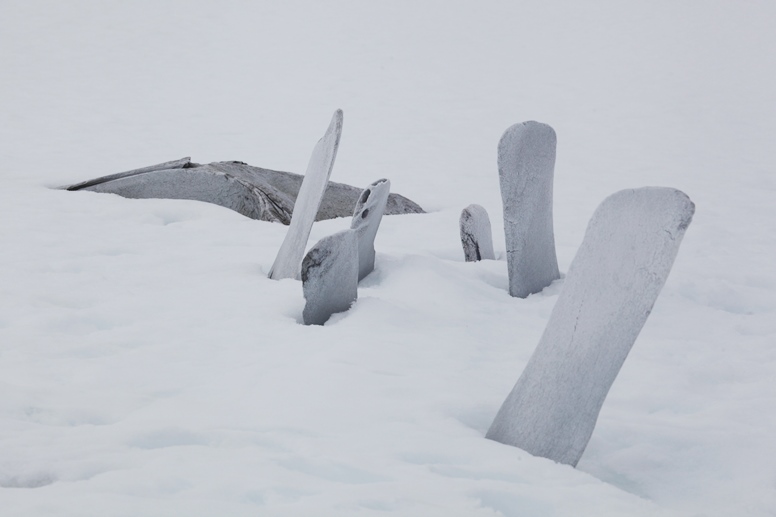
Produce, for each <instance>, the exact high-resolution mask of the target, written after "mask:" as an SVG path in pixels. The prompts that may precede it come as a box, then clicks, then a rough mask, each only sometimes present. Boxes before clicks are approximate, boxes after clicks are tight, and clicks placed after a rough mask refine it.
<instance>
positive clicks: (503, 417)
mask: <svg viewBox="0 0 776 517" xmlns="http://www.w3.org/2000/svg"><path fill="white" fill-rule="evenodd" d="M694 211H695V207H694V205H693V203H692V201H690V199H689V198H688V197H687V196H686V195H685V194H684V193H683V192H680V191H678V190H676V189H671V188H664V187H663V188H656V187H644V188H639V189H628V190H621V191H619V192H617V193H615V194H612V195H611V196H609V197H607V198H606V199H605V200H604V201H603V202H602V203H601V205H600V206H599V207H598V208H597V209H596V211H595V213H594V214H593V217H592V219H590V223H589V224H588V226H587V231H586V232H585V239H584V240H583V241H582V245H581V246H580V247H579V251H578V252H577V254H576V255H575V256H574V260H573V261H572V262H571V265H570V266H569V271H568V275H567V277H566V279H565V281H564V282H563V290H562V292H561V294H560V296H559V297H558V302H557V303H556V304H555V307H553V310H552V314H550V319H549V321H548V322H547V327H546V328H545V330H544V333H543V334H542V337H541V339H540V340H539V344H538V345H537V346H536V350H535V351H534V353H533V354H532V355H531V358H530V359H529V361H528V364H527V365H526V366H525V369H524V370H523V372H522V373H521V374H520V378H519V379H518V381H517V383H516V384H515V387H514V388H512V391H511V392H510V393H509V395H508V396H507V399H506V401H505V402H504V403H503V404H502V406H501V408H500V409H499V412H498V414H497V415H496V418H495V419H494V421H493V424H492V425H491V426H490V429H488V433H487V435H486V438H489V439H491V440H496V441H497V442H501V443H505V444H508V445H514V446H515V447H520V448H521V449H523V450H525V451H528V452H530V453H531V454H533V455H535V456H541V457H543V458H549V459H551V460H553V461H556V462H558V463H565V464H567V465H571V466H576V465H577V463H578V462H579V459H580V458H581V457H582V454H583V453H584V451H585V448H586V447H587V444H588V442H589V441H590V436H591V435H592V434H593V430H594V429H595V424H596V421H597V420H598V414H599V412H600V411H601V406H602V405H603V404H604V401H605V400H606V395H607V393H609V389H610V388H611V386H612V383H614V380H615V379H616V378H617V374H618V373H619V371H620V368H622V365H623V363H624V362H625V359H626V358H627V357H628V353H629V352H630V350H631V348H632V347H633V344H634V342H635V341H636V338H637V337H638V335H639V333H640V332H641V329H642V328H643V327H644V323H645V322H646V321H647V318H648V317H649V313H650V312H651V311H652V307H653V305H654V304H655V301H656V300H657V298H658V295H659V294H660V290H661V289H662V288H663V285H664V284H665V282H666V279H667V278H668V274H669V273H670V272H671V266H672V265H673V263H674V260H675V259H676V254H677V252H678V251H679V245H680V244H681V242H682V238H683V237H684V233H685V231H686V230H687V227H688V226H689V224H690V222H691V221H692V215H693V213H694Z"/></svg>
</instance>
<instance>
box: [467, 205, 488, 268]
mask: <svg viewBox="0 0 776 517" xmlns="http://www.w3.org/2000/svg"><path fill="white" fill-rule="evenodd" d="M459 223H460V227H461V245H462V246H463V255H464V259H465V260H466V262H477V261H478V260H494V259H495V258H496V254H495V253H494V252H493V232H492V231H491V229H490V218H489V217H488V212H487V210H485V208H483V207H482V206H480V205H469V206H467V207H466V208H464V209H463V211H461V218H460V220H459Z"/></svg>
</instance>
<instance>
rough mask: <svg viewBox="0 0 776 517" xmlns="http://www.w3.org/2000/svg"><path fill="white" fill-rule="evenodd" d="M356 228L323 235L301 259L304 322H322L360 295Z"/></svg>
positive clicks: (315, 323) (341, 310)
mask: <svg viewBox="0 0 776 517" xmlns="http://www.w3.org/2000/svg"><path fill="white" fill-rule="evenodd" d="M357 240H358V238H357V236H356V232H355V231H354V230H343V231H341V232H337V233H335V234H333V235H329V236H328V237H324V238H323V239H321V240H320V241H318V242H317V243H316V244H315V246H313V247H312V248H311V249H310V251H309V252H308V253H307V255H305V257H304V260H302V286H303V290H304V297H305V300H307V302H306V303H305V306H304V311H303V312H302V319H303V321H304V324H305V325H323V324H324V323H326V321H327V320H328V319H329V318H330V317H331V315H332V314H334V313H337V312H344V311H346V310H348V309H349V308H350V306H351V305H352V304H353V302H355V301H356V299H357V298H358V243H357Z"/></svg>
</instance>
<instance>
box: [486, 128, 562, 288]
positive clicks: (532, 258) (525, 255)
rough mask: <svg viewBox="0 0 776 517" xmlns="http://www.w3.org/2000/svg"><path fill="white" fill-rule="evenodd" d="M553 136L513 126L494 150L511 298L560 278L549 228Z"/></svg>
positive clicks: (544, 130)
mask: <svg viewBox="0 0 776 517" xmlns="http://www.w3.org/2000/svg"><path fill="white" fill-rule="evenodd" d="M555 145H556V137H555V131H554V130H553V129H552V128H551V127H550V126H548V125H547V124H542V123H540V122H533V121H531V122H523V123H520V124H515V125H514V126H512V127H510V128H509V129H507V130H506V132H504V135H503V136H502V137H501V141H500V142H499V144H498V174H499V180H500V183H501V198H502V201H503V204H504V235H505V237H506V247H507V268H508V271H509V294H510V295H512V296H516V297H518V298H525V297H527V296H528V295H529V294H533V293H538V292H539V291H541V290H542V289H544V288H545V287H547V286H548V285H550V284H551V283H552V282H553V281H554V280H557V279H558V278H560V272H559V271H558V260H557V258H556V256H555V236H554V234H553V226H552V181H553V174H554V170H555Z"/></svg>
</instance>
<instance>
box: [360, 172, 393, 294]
mask: <svg viewBox="0 0 776 517" xmlns="http://www.w3.org/2000/svg"><path fill="white" fill-rule="evenodd" d="M390 191H391V182H390V181H388V180H387V179H380V180H377V181H375V182H374V183H372V184H371V185H369V186H368V187H367V188H365V189H364V191H363V192H362V193H361V196H360V197H359V198H358V203H356V208H355V209H354V210H353V220H352V221H351V223H350V228H351V229H352V230H354V231H355V232H356V236H357V238H358V280H359V281H361V280H362V279H363V278H364V277H365V276H367V275H368V274H369V273H371V272H372V270H373V269H374V267H375V237H376V236H377V230H378V229H379V228H380V221H382V219H383V213H384V212H385V207H386V204H387V203H388V194H389V193H390Z"/></svg>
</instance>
